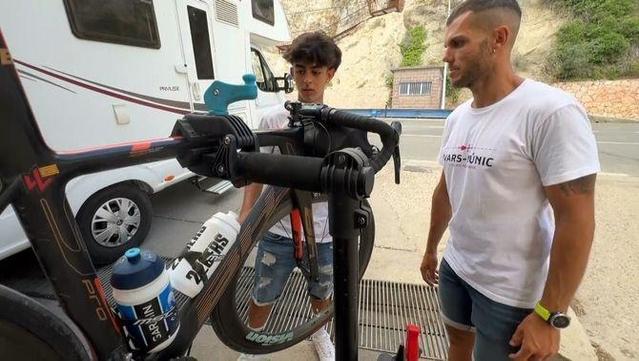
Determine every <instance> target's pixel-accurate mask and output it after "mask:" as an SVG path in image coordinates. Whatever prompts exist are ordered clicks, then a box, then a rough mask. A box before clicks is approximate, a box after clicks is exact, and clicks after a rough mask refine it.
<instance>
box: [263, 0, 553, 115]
mask: <svg viewBox="0 0 639 361" xmlns="http://www.w3.org/2000/svg"><path fill="white" fill-rule="evenodd" d="M378 2H379V3H382V2H383V1H378ZM451 2H452V4H453V6H454V4H456V3H459V2H460V1H459V0H451ZM283 3H284V7H285V11H286V13H287V17H288V19H289V23H290V26H291V32H292V33H293V36H295V35H297V34H299V33H301V32H304V31H310V30H318V29H321V30H324V31H326V32H327V33H329V34H334V32H335V30H336V27H337V22H338V20H339V19H342V20H343V19H347V18H349V17H350V16H354V14H356V13H357V11H359V10H362V9H363V7H364V6H365V4H366V2H365V1H362V0H317V1H300V0H283ZM520 4H521V6H522V9H523V12H524V16H523V19H522V26H521V30H520V32H519V36H518V40H517V43H516V46H515V49H514V51H513V64H514V65H515V67H516V69H517V71H518V72H519V73H522V74H523V75H524V76H527V77H531V78H534V79H540V80H547V79H546V75H545V73H544V65H545V59H546V58H547V56H548V54H549V50H550V48H551V45H552V42H553V41H554V34H555V33H556V32H557V30H558V29H559V27H560V26H561V24H562V22H563V20H562V19H564V18H565V16H563V15H562V14H557V13H555V12H553V10H552V9H550V8H548V7H547V6H546V5H545V4H544V1H543V0H520ZM447 9H448V0H406V6H405V8H404V11H403V12H402V13H390V14H387V15H384V16H381V17H376V18H372V19H369V20H367V21H365V22H364V23H362V24H361V25H360V26H358V27H357V28H355V29H354V31H352V32H351V33H350V34H349V35H347V36H345V37H343V38H341V39H340V40H339V41H338V45H339V46H340V48H341V49H342V52H343V59H342V65H341V66H340V68H339V70H338V71H337V74H336V76H335V78H334V80H333V81H332V84H331V86H330V87H329V89H328V90H327V92H326V96H325V102H326V103H327V104H330V105H332V106H335V107H344V108H383V107H384V105H385V104H386V101H387V100H388V97H389V88H388V86H387V85H386V79H387V77H389V76H390V75H391V69H394V68H396V67H398V66H399V64H400V62H401V54H400V51H399V44H400V43H401V41H402V39H403V38H404V36H405V35H406V31H407V29H409V28H411V27H414V26H416V25H423V26H424V28H425V29H426V41H425V44H426V51H425V52H424V55H423V61H422V63H423V65H443V63H442V61H441V57H442V52H443V38H444V29H445V22H446V14H447ZM268 58H269V61H270V63H271V65H272V66H273V68H274V69H273V70H274V72H275V73H276V74H281V73H283V72H286V71H287V70H288V65H287V64H286V62H285V61H284V60H283V59H281V57H280V56H279V54H276V53H271V54H269V55H268ZM467 96H468V93H464V95H462V98H465V97H467ZM292 97H295V94H292Z"/></svg>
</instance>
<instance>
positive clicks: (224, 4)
mask: <svg viewBox="0 0 639 361" xmlns="http://www.w3.org/2000/svg"><path fill="white" fill-rule="evenodd" d="M215 14H216V18H217V20H219V21H222V22H225V23H227V24H231V25H235V26H239V20H238V15H237V5H235V4H233V3H232V2H229V1H226V0H215Z"/></svg>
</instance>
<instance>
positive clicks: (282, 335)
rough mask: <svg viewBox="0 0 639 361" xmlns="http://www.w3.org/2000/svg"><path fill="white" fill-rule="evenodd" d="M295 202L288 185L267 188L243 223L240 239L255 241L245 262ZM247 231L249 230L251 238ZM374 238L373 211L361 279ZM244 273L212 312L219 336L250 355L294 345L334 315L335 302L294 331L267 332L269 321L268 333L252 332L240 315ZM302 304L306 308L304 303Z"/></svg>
mask: <svg viewBox="0 0 639 361" xmlns="http://www.w3.org/2000/svg"><path fill="white" fill-rule="evenodd" d="M283 192H285V194H284V193H283ZM273 195H275V196H273ZM269 198H270V200H273V199H275V200H279V201H276V203H275V205H274V206H272V207H273V209H269V208H268V206H267V205H268V204H273V203H271V202H269V201H268V199H269ZM265 200H267V201H265ZM363 202H364V206H366V207H368V208H370V205H369V203H368V201H367V200H364V201H363ZM292 204H293V203H292V200H291V197H290V191H288V190H286V189H284V188H275V187H269V188H267V190H266V191H264V193H263V194H262V196H261V197H260V199H259V200H258V202H257V203H256V204H255V206H254V207H253V209H252V210H251V212H250V213H249V215H248V217H247V219H246V221H245V222H244V225H251V226H250V227H247V226H242V228H241V229H240V233H239V235H238V238H237V239H238V240H243V239H249V240H250V241H251V244H250V247H245V246H244V245H240V246H241V247H242V248H243V249H244V251H243V252H244V253H243V255H242V257H243V262H246V259H247V258H248V256H249V254H250V253H251V250H252V249H253V247H254V246H255V245H256V244H257V241H259V240H260V239H262V237H263V236H264V234H265V233H266V231H268V230H269V229H270V228H271V227H272V226H273V225H274V224H275V223H276V222H279V221H280V220H281V219H282V218H284V217H288V215H289V214H290V212H291V210H292ZM245 232H246V233H248V238H247V237H246V236H247V235H246V233H245ZM374 240H375V220H374V217H373V214H372V212H371V217H370V219H369V222H368V224H367V226H366V227H365V228H363V229H362V230H361V232H360V237H359V280H361V278H362V276H363V275H364V272H365V271H366V267H367V266H368V262H369V260H370V257H371V253H372V252H373V245H374ZM291 252H293V249H291ZM251 266H252V265H251ZM240 274H241V272H237V275H236V276H235V278H234V279H233V280H232V281H231V283H230V284H229V286H228V287H227V288H226V290H225V292H224V294H223V295H222V297H221V298H220V300H219V302H218V303H217V305H216V307H215V309H214V310H213V312H212V314H211V325H212V327H213V329H214V330H215V333H216V334H217V336H218V338H219V339H220V340H221V341H222V342H223V343H224V344H225V345H227V346H228V347H230V348H232V349H234V350H236V351H239V352H243V353H248V354H264V353H271V352H275V351H279V350H282V349H285V348H288V347H291V346H293V345H295V344H297V343H299V342H301V341H303V340H305V339H307V338H308V337H309V336H310V335H312V334H313V333H314V332H315V331H316V330H318V329H319V328H320V327H322V326H323V325H324V324H326V323H327V322H328V321H329V320H330V319H331V318H332V317H333V305H332V304H331V306H329V307H328V308H327V309H326V310H324V311H323V312H320V313H318V314H315V315H314V316H313V317H312V318H311V319H309V320H308V321H306V322H305V323H303V324H301V325H299V326H297V327H293V328H291V329H290V330H284V331H281V332H280V331H278V333H269V332H267V331H268V323H267V328H266V330H265V331H264V332H255V331H252V330H250V329H249V328H247V326H246V323H245V322H244V321H243V320H242V319H241V318H240V315H238V307H237V303H236V300H237V298H236V289H237V284H238V281H239V280H240ZM300 306H302V307H305V305H304V304H302V305H300Z"/></svg>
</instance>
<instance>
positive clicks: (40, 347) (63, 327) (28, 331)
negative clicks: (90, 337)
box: [0, 285, 90, 361]
mask: <svg viewBox="0 0 639 361" xmlns="http://www.w3.org/2000/svg"><path fill="white" fill-rule="evenodd" d="M0 350H2V357H3V359H6V360H43V361H57V360H60V361H66V360H70V361H76V360H77V361H81V360H89V359H90V357H89V354H88V353H87V350H86V349H85V348H84V346H83V345H82V341H80V339H79V338H78V336H77V335H76V334H75V333H74V332H73V330H71V328H70V327H69V326H68V325H67V324H65V323H64V321H63V320H62V319H60V317H58V316H56V315H55V314H54V313H53V312H51V311H50V310H48V309H47V308H45V307H44V306H42V305H41V304H40V303H38V302H37V301H35V300H34V299H32V298H31V297H28V296H26V295H24V294H22V293H20V292H18V291H16V290H13V289H11V288H8V287H6V286H3V285H0Z"/></svg>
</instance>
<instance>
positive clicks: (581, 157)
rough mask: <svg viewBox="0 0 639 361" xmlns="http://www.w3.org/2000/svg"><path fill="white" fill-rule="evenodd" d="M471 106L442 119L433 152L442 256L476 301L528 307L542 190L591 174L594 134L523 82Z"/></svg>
mask: <svg viewBox="0 0 639 361" xmlns="http://www.w3.org/2000/svg"><path fill="white" fill-rule="evenodd" d="M471 102H472V100H470V101H468V102H466V103H464V104H462V105H460V106H459V107H458V108H457V109H455V111H453V112H452V113H451V114H450V116H449V117H448V119H447V120H446V127H445V130H444V135H443V139H442V148H441V151H440V155H439V161H440V163H441V164H442V166H443V167H444V175H445V178H446V188H447V190H448V195H449V198H450V203H451V206H452V218H451V220H450V224H449V229H450V240H449V241H448V245H447V248H446V251H445V252H444V258H445V259H446V261H447V262H448V263H449V264H450V266H451V268H452V269H453V270H454V271H455V272H456V273H457V274H458V275H459V277H461V278H462V279H463V280H465V281H466V282H467V283H468V284H470V285H471V286H472V287H474V288H475V289H476V290H477V291H479V292H481V293H482V294H483V295H485V296H486V297H488V298H490V299H492V300H494V301H497V302H500V303H502V304H506V305H510V306H514V307H522V308H533V307H534V305H535V303H536V302H537V301H539V299H540V298H541V296H542V293H543V289H544V285H545V282H546V278H547V275H548V266H549V255H550V248H551V245H552V238H553V234H554V229H555V226H554V218H553V213H552V208H551V207H550V204H549V202H548V199H547V198H546V196H545V193H544V188H543V187H545V186H550V185H555V184H559V183H563V182H566V181H569V180H573V179H577V178H580V177H583V176H586V175H589V174H593V173H597V172H598V171H599V170H600V169H599V159H598V155H597V146H596V141H595V137H594V135H593V133H592V129H591V127H590V122H589V120H588V117H587V115H586V112H585V110H584V108H583V107H582V106H581V105H580V104H579V103H578V102H577V101H576V100H575V99H574V98H573V97H572V96H570V95H568V94H567V93H564V92H563V91H561V90H559V89H556V88H553V87H550V86H548V85H546V84H543V83H540V82H536V81H533V80H525V81H524V82H523V83H522V84H521V85H520V86H519V87H517V88H516V89H515V90H514V91H513V92H511V93H510V94H509V95H507V96H506V97H505V98H503V99H501V100H500V101H498V102H497V103H495V104H492V105H490V106H487V107H484V108H472V107H471Z"/></svg>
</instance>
